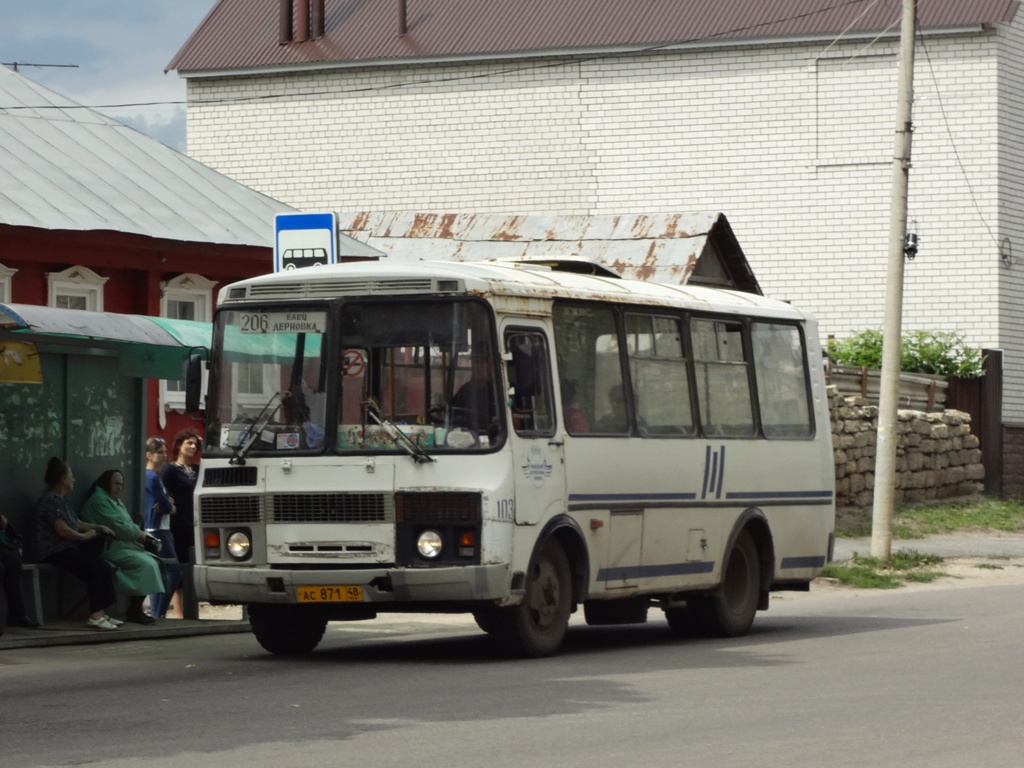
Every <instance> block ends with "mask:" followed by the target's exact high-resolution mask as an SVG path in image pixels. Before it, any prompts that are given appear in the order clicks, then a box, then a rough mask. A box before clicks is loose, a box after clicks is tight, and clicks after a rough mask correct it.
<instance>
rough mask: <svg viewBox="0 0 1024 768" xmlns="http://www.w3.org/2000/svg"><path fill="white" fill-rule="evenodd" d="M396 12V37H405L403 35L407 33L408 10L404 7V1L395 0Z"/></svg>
mask: <svg viewBox="0 0 1024 768" xmlns="http://www.w3.org/2000/svg"><path fill="white" fill-rule="evenodd" d="M395 2H396V4H397V10H398V36H399V37H405V33H406V32H408V31H409V25H408V16H409V13H408V8H407V7H406V0H395Z"/></svg>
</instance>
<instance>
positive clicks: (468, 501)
mask: <svg viewBox="0 0 1024 768" xmlns="http://www.w3.org/2000/svg"><path fill="white" fill-rule="evenodd" d="M481 517H482V507H481V501H480V494H479V493H469V492H450V493H420V492H404V493H396V494H395V520H396V521H397V522H399V523H423V524H429V525H436V524H440V523H478V522H480V519H481Z"/></svg>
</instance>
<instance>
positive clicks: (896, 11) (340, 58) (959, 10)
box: [167, 0, 1019, 76]
mask: <svg viewBox="0 0 1024 768" xmlns="http://www.w3.org/2000/svg"><path fill="white" fill-rule="evenodd" d="M317 1H318V0H310V2H311V3H312V4H315V3H316V2H317ZM320 1H321V2H324V29H325V33H324V35H323V37H320V38H319V39H315V40H306V41H304V42H289V43H286V44H281V43H280V42H279V37H280V30H279V20H280V13H281V11H280V7H281V6H280V4H279V2H278V0H218V2H217V4H216V5H215V6H214V7H213V8H212V9H211V10H210V12H209V13H208V14H207V16H206V18H205V19H203V21H202V22H201V23H200V25H199V27H198V28H197V29H196V30H195V31H194V32H193V33H192V35H191V36H190V37H189V39H188V40H187V41H186V42H185V44H184V45H183V46H182V48H181V50H179V51H178V53H177V54H176V55H175V56H174V58H173V59H172V60H171V62H170V63H169V64H168V65H167V69H168V70H172V69H174V70H177V71H178V72H179V73H182V74H184V75H185V76H189V75H190V74H193V73H195V74H198V73H203V72H208V73H216V72H217V71H218V70H232V71H240V70H241V71H244V70H248V69H262V68H277V67H295V68H298V69H301V68H303V67H305V66H312V65H320V66H324V65H339V64H348V65H352V64H380V63H402V62H407V61H424V60H431V59H437V60H445V59H449V60H450V59H459V58H501V57H511V56H527V55H533V56H537V55H560V54H561V55H565V54H568V53H574V54H579V53H601V52H607V53H612V52H620V51H628V50H638V49H644V48H650V47H669V46H673V45H680V46H685V45H695V44H703V45H707V44H709V43H728V42H753V41H755V40H770V39H772V38H789V39H794V38H795V39H799V38H808V39H814V38H820V37H829V38H833V37H835V36H838V35H840V34H845V35H847V36H853V37H856V36H864V35H871V36H872V37H873V36H875V35H877V34H878V33H879V32H882V31H883V30H886V29H888V28H890V26H891V25H894V31H893V34H895V35H898V33H899V20H900V15H901V8H900V3H899V2H895V3H893V2H877V0H757V1H756V2H751V0H687V2H686V3H685V4H683V3H681V2H680V0H627V1H624V0H487V1H486V2H484V1H482V0H320ZM293 5H295V6H296V7H298V6H299V5H304V4H302V3H299V2H295V3H293ZM1018 5H1019V2H1018V0H918V20H919V24H920V26H921V27H922V28H924V29H932V30H941V29H949V30H956V29H962V30H973V31H980V30H981V28H982V25H986V24H994V23H999V22H1008V21H1011V20H1012V19H1013V17H1014V15H1015V14H1016V12H1017V7H1018ZM402 7H404V8H405V18H406V30H407V31H406V33H405V34H404V35H399V34H398V32H399V29H398V11H397V9H398V8H402Z"/></svg>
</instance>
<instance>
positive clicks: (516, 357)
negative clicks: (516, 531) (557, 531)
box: [502, 320, 565, 525]
mask: <svg viewBox="0 0 1024 768" xmlns="http://www.w3.org/2000/svg"><path fill="white" fill-rule="evenodd" d="M502 336H503V338H504V351H505V353H506V369H507V374H508V384H509V395H508V408H509V418H510V421H511V424H512V432H511V435H510V438H509V439H510V440H511V443H512V454H513V457H514V462H515V467H514V475H515V492H516V498H515V521H516V523H517V524H519V525H535V524H537V523H540V522H542V521H544V520H547V519H548V518H550V517H552V516H553V515H555V514H558V513H560V512H562V511H564V510H565V464H564V461H563V458H562V444H561V442H559V441H558V440H557V438H556V435H555V427H556V424H555V398H554V395H553V379H552V376H551V345H550V344H549V343H548V337H547V333H546V331H545V329H544V327H543V326H541V325H535V324H532V323H526V322H523V321H522V320H517V321H515V322H514V323H509V324H507V325H505V326H504V328H503V330H502Z"/></svg>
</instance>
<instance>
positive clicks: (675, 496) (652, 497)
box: [569, 493, 697, 504]
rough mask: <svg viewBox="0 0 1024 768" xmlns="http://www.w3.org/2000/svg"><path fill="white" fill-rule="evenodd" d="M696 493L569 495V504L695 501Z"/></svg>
mask: <svg viewBox="0 0 1024 768" xmlns="http://www.w3.org/2000/svg"><path fill="white" fill-rule="evenodd" d="M696 498H697V494H696V493H570V494H569V502H570V503H572V502H574V501H610V502H615V503H617V504H621V503H622V502H624V501H685V500H687V499H696Z"/></svg>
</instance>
